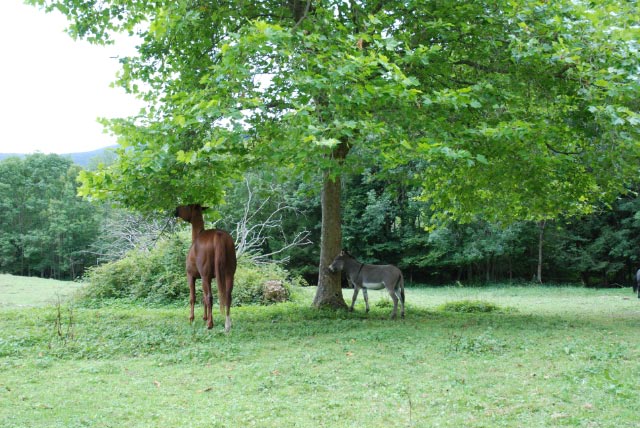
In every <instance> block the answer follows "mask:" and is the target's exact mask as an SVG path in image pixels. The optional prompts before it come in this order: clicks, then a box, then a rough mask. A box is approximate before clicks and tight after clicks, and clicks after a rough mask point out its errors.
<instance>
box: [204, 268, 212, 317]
mask: <svg viewBox="0 0 640 428" xmlns="http://www.w3.org/2000/svg"><path fill="white" fill-rule="evenodd" d="M202 294H203V296H202V301H203V303H204V316H205V317H206V320H207V328H209V329H211V328H213V315H212V314H211V304H212V303H213V296H212V295H211V278H210V277H208V276H204V275H203V276H202Z"/></svg>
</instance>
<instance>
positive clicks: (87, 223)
mask: <svg viewBox="0 0 640 428" xmlns="http://www.w3.org/2000/svg"><path fill="white" fill-rule="evenodd" d="M79 171H80V167H79V166H77V165H74V164H73V163H72V161H71V160H70V159H66V158H63V157H60V156H57V155H43V154H35V155H30V156H26V157H24V158H18V157H10V158H7V159H5V160H3V161H1V162H0V271H1V272H4V273H11V274H14V275H23V276H39V277H43V278H56V279H69V278H75V277H77V276H80V275H82V273H83V272H84V270H85V269H86V267H87V266H89V265H91V264H95V257H92V256H91V254H90V253H89V252H88V251H87V250H88V248H89V247H90V246H91V245H92V243H93V242H94V241H95V240H96V236H97V235H98V232H99V229H100V219H99V216H98V215H97V213H96V209H95V208H94V207H93V206H92V205H91V204H89V203H88V202H86V201H83V200H81V199H80V198H78V197H77V196H76V177H77V175H78V172H79Z"/></svg>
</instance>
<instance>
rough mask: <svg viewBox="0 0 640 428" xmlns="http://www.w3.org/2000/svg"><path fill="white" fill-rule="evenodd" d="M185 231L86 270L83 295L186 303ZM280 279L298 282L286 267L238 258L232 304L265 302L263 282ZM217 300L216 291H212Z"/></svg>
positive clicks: (287, 284) (92, 299) (95, 300)
mask: <svg viewBox="0 0 640 428" xmlns="http://www.w3.org/2000/svg"><path fill="white" fill-rule="evenodd" d="M188 242H189V237H187V235H185V234H181V235H172V236H169V237H167V238H163V239H160V240H159V241H158V242H157V244H156V245H155V247H153V248H151V249H149V250H142V249H137V250H131V251H130V252H129V253H127V255H126V257H124V258H122V259H120V260H117V261H114V262H111V263H105V264H103V265H100V266H97V267H94V268H92V269H90V270H89V271H88V272H87V275H86V281H87V283H88V286H87V287H86V289H85V290H84V296H83V298H84V299H85V300H87V301H89V302H93V303H96V304H101V301H104V300H107V301H108V300H110V299H127V300H140V301H145V302H149V303H169V302H187V301H188V300H189V288H188V286H187V283H186V275H185V264H184V263H185V256H186V254H187V252H188V251H189V244H188ZM268 280H280V281H282V283H283V285H284V286H285V287H287V288H290V287H291V286H292V285H294V284H295V285H300V282H299V280H289V279H288V274H287V272H286V271H285V270H283V269H282V268H281V267H279V266H277V265H275V264H259V265H256V264H254V263H252V262H251V261H250V260H249V259H247V258H240V259H239V261H238V269H237V271H236V275H235V283H234V289H233V304H234V305H235V306H244V305H251V304H268V303H270V302H267V301H264V299H263V285H264V283H265V282H266V281H268ZM214 299H216V301H217V294H216V293H214Z"/></svg>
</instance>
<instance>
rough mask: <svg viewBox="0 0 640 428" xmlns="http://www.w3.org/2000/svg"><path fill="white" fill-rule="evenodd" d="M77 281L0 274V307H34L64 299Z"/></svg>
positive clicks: (76, 286)
mask: <svg viewBox="0 0 640 428" xmlns="http://www.w3.org/2000/svg"><path fill="white" fill-rule="evenodd" d="M79 287H80V284H79V283H77V282H65V281H54V280H51V279H42V278H34V277H24V276H13V275H4V274H0V308H17V307H34V306H43V305H47V304H55V303H56V302H58V300H59V299H60V300H66V299H67V298H68V297H69V296H71V295H72V294H73V293H75V292H76V290H78V288H79Z"/></svg>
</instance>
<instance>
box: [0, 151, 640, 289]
mask: <svg viewBox="0 0 640 428" xmlns="http://www.w3.org/2000/svg"><path fill="white" fill-rule="evenodd" d="M102 160H105V159H102ZM87 168H88V169H91V168H92V166H91V164H90V165H89V166H87ZM82 169H83V167H81V166H79V165H76V164H74V163H73V162H72V161H71V160H70V159H68V158H65V157H61V156H58V155H43V154H34V155H29V156H26V157H23V158H18V157H10V158H7V159H4V160H2V161H0V206H1V209H0V272H2V273H10V274H14V275H25V276H40V277H45V278H56V279H77V278H79V277H81V276H82V275H83V274H84V272H85V271H86V269H87V268H89V267H91V266H95V265H97V264H102V263H105V262H109V261H115V260H118V259H121V258H122V257H124V256H125V255H126V254H127V252H128V251H130V250H132V249H136V250H138V251H142V252H145V251H150V249H151V248H152V247H153V246H154V245H155V244H156V242H157V241H158V239H165V238H169V237H174V236H175V233H176V232H178V231H179V230H182V228H184V227H186V226H184V225H180V224H177V223H175V222H174V221H173V220H172V216H171V214H170V213H158V214H157V215H155V216H141V215H137V214H132V213H131V212H128V211H126V210H123V209H117V208H113V207H110V206H108V205H104V204H92V203H90V202H87V201H86V200H83V199H81V198H79V197H78V196H77V186H78V185H77V182H76V178H77V176H78V173H79V172H80V171H81V170H82ZM279 176H281V175H279V174H277V172H275V171H264V170H263V171H254V172H250V173H248V174H246V175H245V177H244V178H243V179H241V180H239V181H237V182H235V183H234V185H233V186H232V187H231V189H229V191H228V194H227V195H226V201H227V202H226V203H225V204H224V205H221V206H219V207H216V209H215V210H210V211H209V212H208V213H207V216H206V218H207V220H208V221H210V222H211V223H212V224H215V226H216V227H220V228H223V229H226V230H229V231H230V232H231V233H232V235H233V236H234V238H235V239H236V243H237V246H238V247H240V249H241V252H244V253H249V254H251V255H252V257H254V259H256V260H258V261H260V262H264V261H278V262H280V263H281V264H282V265H283V266H284V267H285V268H286V269H287V270H289V271H290V272H291V273H292V274H294V275H299V276H302V277H304V278H305V279H306V280H307V281H308V282H309V283H310V284H315V282H316V281H317V277H318V267H317V260H318V253H319V245H318V241H319V234H320V223H321V209H320V196H319V194H318V189H317V188H316V186H314V185H313V184H312V183H309V182H308V181H305V180H304V179H303V178H302V177H300V178H299V179H295V177H293V179H289V180H288V181H287V182H286V183H283V182H282V181H281V180H278V178H277V177H279ZM290 178H291V177H290ZM414 178H415V176H414V171H412V167H411V166H405V167H402V168H397V169H395V170H393V171H391V172H389V171H387V172H385V173H384V174H380V173H379V170H378V169H377V168H376V167H375V166H371V167H366V168H361V169H360V170H353V171H351V172H349V173H348V174H346V175H345V176H344V177H343V182H342V187H343V189H342V206H343V213H342V215H343V219H344V220H343V245H344V246H345V248H347V249H349V251H351V252H352V253H353V254H354V255H356V257H358V258H359V259H360V260H362V261H364V262H370V263H393V264H397V265H398V266H399V267H400V268H401V269H402V270H403V272H404V274H405V277H406V278H407V279H408V280H409V281H410V282H412V283H424V284H450V283H455V282H456V281H460V282H461V283H464V284H469V283H474V284H475V283H486V282H503V281H516V282H517V281H531V280H539V279H541V280H542V282H545V283H550V282H551V283H553V282H563V283H564V282H572V283H582V284H584V285H586V286H590V287H611V286H628V285H630V283H631V278H632V274H633V272H634V271H635V269H636V268H637V267H638V251H637V248H638V244H639V236H640V233H639V232H640V216H638V215H637V213H638V211H639V210H640V199H639V198H638V197H637V196H636V193H635V192H630V193H629V194H628V195H627V196H624V197H622V196H621V197H620V198H619V199H618V200H617V201H616V202H615V203H614V204H612V205H611V206H602V207H601V210H599V211H598V212H594V213H593V214H591V215H586V216H582V217H574V218H556V219H554V220H553V221H547V222H545V223H536V222H515V223H511V224H499V223H492V222H487V221H483V220H482V219H481V218H477V219H475V220H474V221H472V222H470V223H466V224H460V223H455V222H454V223H450V224H448V225H446V226H442V225H438V224H434V223H433V222H431V220H430V219H431V218H432V212H431V206H430V205H429V204H428V203H426V202H422V201H420V200H419V198H418V196H419V195H420V192H421V189H420V188H419V183H417V182H416V181H415V180H414ZM185 239H186V240H187V241H188V237H185ZM541 239H542V241H540V240H541ZM541 242H542V247H541V248H540V243H541ZM540 249H541V250H542V252H541V254H542V258H541V261H542V266H541V268H542V269H541V271H542V278H537V269H538V264H539V262H540V257H539V256H540V253H539V250H540Z"/></svg>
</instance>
